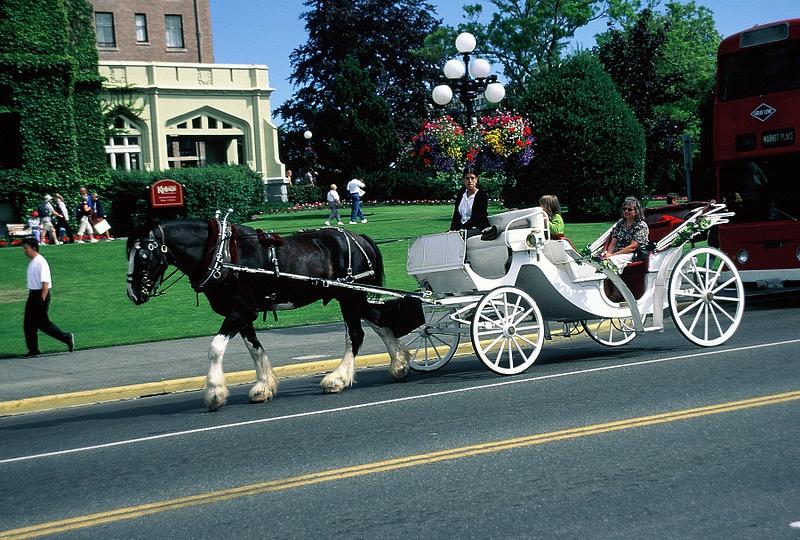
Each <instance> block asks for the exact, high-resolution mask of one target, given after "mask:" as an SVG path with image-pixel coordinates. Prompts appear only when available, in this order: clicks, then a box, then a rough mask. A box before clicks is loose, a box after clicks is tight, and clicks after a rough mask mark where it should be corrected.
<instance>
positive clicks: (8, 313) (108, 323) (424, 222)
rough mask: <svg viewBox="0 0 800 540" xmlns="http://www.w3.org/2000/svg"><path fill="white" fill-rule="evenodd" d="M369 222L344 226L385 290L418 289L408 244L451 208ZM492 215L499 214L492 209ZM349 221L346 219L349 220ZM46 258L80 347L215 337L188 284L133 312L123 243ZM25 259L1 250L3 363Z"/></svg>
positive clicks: (439, 227) (21, 300)
mask: <svg viewBox="0 0 800 540" xmlns="http://www.w3.org/2000/svg"><path fill="white" fill-rule="evenodd" d="M364 211H365V213H366V216H367V219H368V220H369V222H368V223H366V224H361V223H359V224H357V225H345V227H346V228H349V229H352V230H355V231H357V232H363V233H365V234H368V235H369V236H371V237H372V238H373V239H374V240H376V241H377V242H378V244H379V246H380V248H381V252H382V253H383V257H384V264H385V268H386V286H387V287H390V288H396V289H401V290H408V291H413V290H414V289H415V288H416V282H415V281H414V280H413V279H412V278H410V277H409V276H407V275H406V270H405V269H406V252H407V250H408V244H409V241H410V240H413V239H414V238H417V237H419V236H422V235H425V234H431V233H436V232H442V231H445V230H447V228H448V226H449V223H450V216H451V213H452V207H451V206H424V205H397V206H369V205H368V206H366V207H365V208H364ZM489 211H490V214H493V213H497V212H500V211H502V209H501V208H500V207H493V208H490V209H489ZM326 217H327V209H321V210H307V211H303V212H293V213H285V214H273V215H268V216H264V218H263V219H260V220H258V221H254V222H251V223H248V225H253V226H255V227H260V228H262V229H264V230H270V229H272V230H274V231H275V232H277V233H279V234H282V235H285V234H289V233H292V232H294V231H297V230H299V229H303V228H316V227H319V226H321V225H322V224H323V221H324V220H325V218H326ZM565 218H566V221H567V235H568V236H569V237H570V239H571V240H572V241H573V243H574V244H575V246H576V247H578V248H579V249H580V248H581V247H583V246H585V245H586V244H587V243H589V242H591V241H593V240H594V239H595V238H597V236H599V235H600V234H601V233H602V232H603V231H604V230H605V229H606V228H608V226H609V225H610V223H591V224H587V223H582V224H570V223H569V214H567V215H566V216H565ZM344 221H345V223H347V221H348V220H347V219H345V220H344ZM41 252H42V254H43V255H44V256H45V257H46V258H47V260H48V261H49V263H50V269H51V271H52V274H53V282H54V287H53V303H52V304H51V306H50V316H51V319H52V320H53V321H54V322H55V323H56V324H57V325H59V326H60V327H61V328H62V329H63V330H65V331H68V332H74V333H75V336H76V342H77V347H78V348H79V349H84V348H92V347H106V346H110V345H122V344H130V343H141V342H147V341H156V340H164V339H175V338H182V337H191V336H207V335H213V334H214V333H216V331H217V329H218V328H219V325H220V323H221V322H222V319H221V318H220V317H219V316H217V315H216V314H214V313H213V312H212V311H211V309H210V308H209V307H208V303H207V302H206V300H205V297H203V296H200V307H199V308H197V307H195V305H196V299H195V294H194V291H192V289H191V287H190V286H189V283H188V281H187V280H186V279H183V280H181V281H180V282H178V284H177V285H175V286H174V287H172V288H171V289H169V291H168V292H167V293H166V294H165V295H164V296H163V297H158V298H155V299H153V300H151V301H150V302H148V303H146V304H144V305H142V306H134V305H133V304H132V303H131V302H130V301H129V300H128V297H127V295H126V292H125V287H126V284H125V274H126V272H127V260H126V259H125V244H124V241H121V240H117V241H114V242H99V243H97V244H65V245H63V246H45V247H42V249H41ZM27 264H28V259H27V257H25V254H24V253H23V252H22V248H19V247H14V248H2V249H0V268H2V269H3V271H2V272H0V320H3V321H6V322H5V324H3V325H2V326H0V357H9V356H17V355H20V354H23V353H24V352H25V339H24V336H23V332H22V316H23V312H24V308H25V299H26V295H27V291H26V289H25V269H26V267H27ZM278 317H279V319H278V321H277V322H275V321H274V320H273V318H272V316H271V315H269V316H268V317H267V320H266V322H262V321H261V319H258V321H257V322H256V328H257V329H262V328H269V327H283V326H299V325H306V324H314V323H323V322H333V321H338V320H341V318H340V314H339V309H338V306H336V305H335V304H331V305H329V306H328V307H323V306H322V305H321V304H320V303H318V304H314V305H312V306H309V307H307V308H304V309H300V310H295V311H284V312H279V313H278ZM39 346H40V349H41V350H42V352H54V351H61V350H63V349H64V347H63V345H62V344H61V343H59V342H56V341H54V340H52V339H50V338H49V337H47V336H45V335H43V334H41V333H40V337H39Z"/></svg>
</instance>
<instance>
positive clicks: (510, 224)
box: [466, 207, 546, 279]
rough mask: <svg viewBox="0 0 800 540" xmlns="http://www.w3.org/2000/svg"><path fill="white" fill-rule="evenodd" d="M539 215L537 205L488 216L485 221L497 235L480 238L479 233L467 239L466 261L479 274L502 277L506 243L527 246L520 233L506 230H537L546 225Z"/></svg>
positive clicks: (507, 257)
mask: <svg viewBox="0 0 800 540" xmlns="http://www.w3.org/2000/svg"><path fill="white" fill-rule="evenodd" d="M543 214H544V212H543V211H542V209H541V208H539V207H535V208H523V209H520V210H511V211H508V212H502V213H500V214H495V215H493V216H489V224H490V225H493V226H495V227H497V232H498V235H497V238H494V239H493V240H482V239H481V237H480V236H472V237H470V238H467V254H466V260H467V262H469V264H470V266H471V267H472V269H473V270H474V271H475V272H476V273H477V274H478V275H480V276H482V277H485V278H490V279H497V278H501V277H503V276H505V275H506V274H507V273H508V268H509V267H510V265H511V253H512V249H511V248H509V245H511V246H514V249H518V247H519V248H523V249H527V248H528V246H527V244H525V235H524V234H519V233H517V234H514V233H510V232H509V231H519V230H520V229H531V228H532V229H534V231H541V230H542V229H543V227H544V226H546V222H545V220H544V219H543V218H542V215H543ZM535 234H538V233H535ZM512 237H513V238H512ZM517 246H518V247H517Z"/></svg>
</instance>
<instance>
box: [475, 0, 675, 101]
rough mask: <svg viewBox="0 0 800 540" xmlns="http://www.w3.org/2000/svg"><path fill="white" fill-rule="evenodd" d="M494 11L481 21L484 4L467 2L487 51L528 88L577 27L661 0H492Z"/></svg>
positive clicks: (511, 77) (627, 13) (558, 55)
mask: <svg viewBox="0 0 800 540" xmlns="http://www.w3.org/2000/svg"><path fill="white" fill-rule="evenodd" d="M490 1H491V3H492V4H493V5H494V13H493V14H492V17H491V20H490V22H489V23H488V24H481V23H479V22H478V17H479V16H480V15H481V13H482V10H483V7H482V6H481V5H480V4H472V5H467V6H464V10H465V13H466V15H467V17H468V19H469V22H468V23H467V24H465V25H463V28H464V29H466V30H469V31H471V32H473V33H474V34H475V35H476V37H477V38H478V42H479V43H480V44H481V46H482V47H483V52H484V53H485V54H487V55H489V56H490V57H491V58H492V59H494V60H496V61H497V62H499V63H500V64H501V65H502V68H503V74H504V75H505V76H506V78H507V79H508V81H509V83H510V84H511V85H512V86H514V85H516V86H519V87H521V88H524V86H525V84H527V83H528V82H529V81H530V80H531V79H532V78H533V77H534V76H535V74H536V73H537V72H538V71H539V70H540V69H542V68H547V67H552V66H555V65H557V64H558V61H559V59H560V58H561V54H562V52H563V50H564V48H565V47H566V46H567V45H568V42H569V40H570V39H571V38H572V37H574V35H575V31H576V30H577V29H578V28H580V27H582V26H585V25H587V24H588V23H590V22H591V21H594V20H597V19H600V18H604V17H607V18H609V19H611V20H614V21H617V20H627V19H628V18H629V17H630V16H631V15H633V14H634V13H635V12H636V11H637V10H638V9H640V7H641V5H642V3H643V2H644V3H645V4H646V5H648V6H649V5H652V4H654V3H657V2H658V1H660V0H490Z"/></svg>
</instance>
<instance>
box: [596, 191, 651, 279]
mask: <svg viewBox="0 0 800 540" xmlns="http://www.w3.org/2000/svg"><path fill="white" fill-rule="evenodd" d="M621 214H622V218H621V219H620V220H619V221H617V222H616V223H615V224H614V228H613V229H612V230H611V241H610V242H609V244H608V247H607V248H606V249H605V250H604V251H603V252H602V253H601V254H600V257H601V258H603V259H608V260H610V261H611V262H612V263H614V265H616V267H617V268H618V269H619V270H620V271H622V269H623V268H625V267H626V266H627V265H628V264H630V263H631V262H632V261H634V260H640V258H643V253H644V250H645V249H647V242H648V240H649V236H650V229H649V228H648V227H647V223H646V222H645V221H644V210H643V209H642V203H640V202H639V199H637V198H636V197H626V198H625V202H623V203H622V210H621Z"/></svg>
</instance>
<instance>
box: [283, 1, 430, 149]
mask: <svg viewBox="0 0 800 540" xmlns="http://www.w3.org/2000/svg"><path fill="white" fill-rule="evenodd" d="M304 5H305V6H307V7H308V8H309V9H308V11H306V12H305V13H304V14H303V17H304V18H305V20H306V30H307V32H308V41H307V42H306V43H305V44H304V45H303V46H301V47H299V48H297V49H295V50H294V51H293V52H292V55H291V61H292V67H293V71H292V75H291V77H290V80H291V82H292V83H293V84H295V85H296V86H298V87H299V89H298V90H297V91H296V92H295V94H294V96H293V97H292V99H290V100H289V101H287V102H286V103H285V104H284V105H283V106H281V107H279V108H278V109H277V110H276V112H277V113H278V114H279V115H280V116H281V117H282V118H284V119H285V120H286V121H287V124H288V125H287V128H288V129H290V130H302V129H305V128H306V127H310V128H313V129H314V130H315V131H318V130H319V128H320V126H317V125H315V124H314V123H313V122H314V121H315V120H316V119H317V118H318V116H319V115H323V116H324V115H327V114H328V111H330V110H331V109H335V108H336V106H337V104H336V103H333V102H332V100H331V96H332V95H333V86H334V84H335V82H336V77H337V76H338V75H339V74H340V73H341V72H342V63H343V62H344V61H345V59H346V58H348V57H352V58H353V59H355V62H356V64H357V65H358V67H359V68H360V69H362V70H364V72H365V73H366V74H367V76H368V77H369V79H370V80H371V81H372V82H373V84H374V86H375V91H376V92H377V94H378V95H379V96H381V97H382V98H383V99H385V100H386V102H387V103H388V104H389V108H390V111H391V114H392V118H393V120H394V122H395V125H396V126H397V129H398V130H399V132H400V134H401V137H403V136H405V135H406V134H410V133H413V132H414V130H415V129H416V127H417V126H418V125H419V121H420V119H422V118H425V117H426V116H427V111H428V104H429V102H430V95H429V93H430V92H429V84H430V82H431V81H433V80H435V78H436V76H437V72H438V70H439V69H440V67H439V66H435V65H430V64H428V63H426V62H424V61H423V59H421V58H420V57H418V56H415V55H414V53H413V51H414V50H416V49H419V48H421V47H422V45H423V42H424V40H425V36H427V35H428V34H429V33H430V32H432V31H433V30H435V29H436V27H437V26H438V25H439V21H437V20H436V19H434V17H433V16H432V13H435V11H434V7H433V6H432V5H431V4H429V3H427V2H425V1H420V0H306V2H305V4H304ZM291 140H293V139H291V138H290V141H291Z"/></svg>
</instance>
